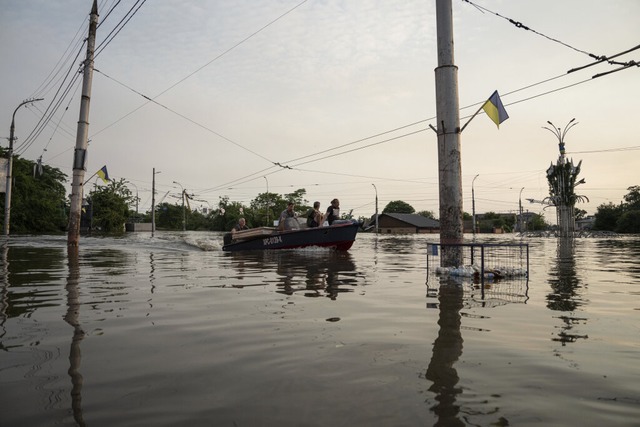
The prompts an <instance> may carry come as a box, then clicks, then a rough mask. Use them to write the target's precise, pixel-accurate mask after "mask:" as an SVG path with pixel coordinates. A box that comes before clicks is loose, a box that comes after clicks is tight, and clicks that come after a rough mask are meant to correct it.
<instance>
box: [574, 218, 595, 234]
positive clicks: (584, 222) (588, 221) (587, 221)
mask: <svg viewBox="0 0 640 427" xmlns="http://www.w3.org/2000/svg"><path fill="white" fill-rule="evenodd" d="M595 223H596V217H595V215H589V216H586V217H584V218H582V219H577V220H576V231H586V230H592V229H593V226H594V225H595Z"/></svg>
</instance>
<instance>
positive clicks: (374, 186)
mask: <svg viewBox="0 0 640 427" xmlns="http://www.w3.org/2000/svg"><path fill="white" fill-rule="evenodd" d="M371 185H373V188H374V189H375V190H376V234H378V231H379V230H378V189H377V188H376V185H375V184H373V183H372V184H371Z"/></svg>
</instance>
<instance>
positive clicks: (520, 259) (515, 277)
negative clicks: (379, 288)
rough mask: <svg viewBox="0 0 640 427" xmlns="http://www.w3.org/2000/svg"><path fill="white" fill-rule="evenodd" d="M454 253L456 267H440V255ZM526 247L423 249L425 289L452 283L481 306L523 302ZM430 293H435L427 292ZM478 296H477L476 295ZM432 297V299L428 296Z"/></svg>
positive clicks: (478, 245)
mask: <svg viewBox="0 0 640 427" xmlns="http://www.w3.org/2000/svg"><path fill="white" fill-rule="evenodd" d="M448 250H449V251H457V257H458V258H459V259H461V260H462V262H461V264H460V265H459V266H455V267H444V266H442V261H443V256H442V254H443V251H444V252H445V253H446V251H448ZM528 278H529V245H528V244H525V243H512V244H498V243H460V244H444V245H443V244H435V243H434V244H429V245H427V286H428V287H429V288H431V286H429V285H430V284H444V283H455V284H459V285H463V286H464V285H468V286H465V289H467V290H466V292H465V293H467V294H468V295H467V297H470V298H471V299H473V300H475V301H477V300H478V299H479V300H480V301H481V303H482V304H483V305H486V304H490V305H500V304H501V303H507V302H521V303H522V302H526V300H527V299H528V295H527V294H528ZM430 290H431V291H433V290H435V289H430ZM478 294H479V295H478ZM431 296H434V295H431Z"/></svg>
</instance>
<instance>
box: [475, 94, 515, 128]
mask: <svg viewBox="0 0 640 427" xmlns="http://www.w3.org/2000/svg"><path fill="white" fill-rule="evenodd" d="M482 109H483V110H484V112H485V113H487V116H489V118H490V119H491V120H493V122H494V123H495V124H496V126H498V129H499V128H500V123H502V122H504V121H505V120H507V119H508V118H509V115H508V114H507V110H505V109H504V105H502V101H501V100H500V95H498V91H497V90H496V91H494V92H493V94H492V95H491V96H490V97H489V99H487V101H486V102H485V103H484V105H483V106H482Z"/></svg>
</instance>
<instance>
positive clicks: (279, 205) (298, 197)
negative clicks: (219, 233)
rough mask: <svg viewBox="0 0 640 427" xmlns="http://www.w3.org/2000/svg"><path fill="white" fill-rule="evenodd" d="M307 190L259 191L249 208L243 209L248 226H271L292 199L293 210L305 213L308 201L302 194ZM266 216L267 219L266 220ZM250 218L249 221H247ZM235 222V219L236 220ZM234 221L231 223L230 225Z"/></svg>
mask: <svg viewBox="0 0 640 427" xmlns="http://www.w3.org/2000/svg"><path fill="white" fill-rule="evenodd" d="M306 193H307V191H306V190H305V189H304V188H300V189H298V190H296V191H294V192H292V193H289V194H285V195H280V194H277V193H260V194H258V196H256V198H255V199H253V200H252V201H251V203H250V204H249V209H248V210H247V209H245V211H248V212H245V219H247V223H248V224H249V227H263V226H266V227H271V226H273V221H274V220H277V219H278V218H279V217H280V213H281V212H282V211H283V210H285V209H286V208H287V203H289V201H292V202H293V203H294V204H295V211H296V212H298V213H299V214H303V213H305V212H306V211H307V210H308V209H309V206H308V205H307V203H309V202H308V201H307V200H306V199H305V198H304V196H305V195H306ZM267 218H268V221H267ZM249 219H251V221H249ZM236 222H237V221H236ZM234 225H235V222H233V223H232V224H231V226H230V227H229V228H231V227H233V226H234Z"/></svg>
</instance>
